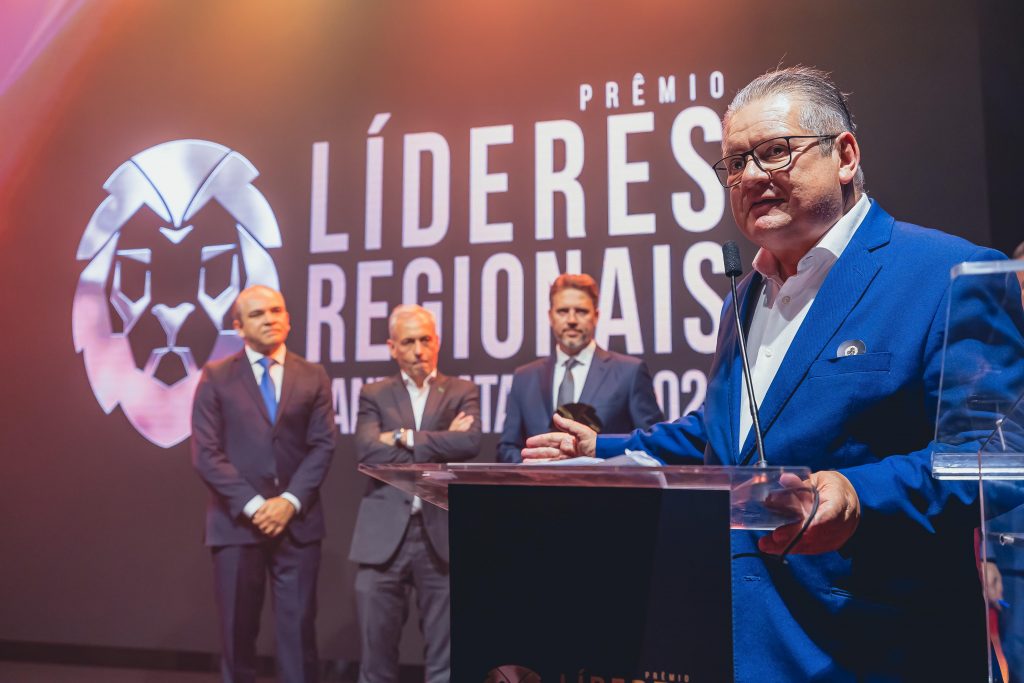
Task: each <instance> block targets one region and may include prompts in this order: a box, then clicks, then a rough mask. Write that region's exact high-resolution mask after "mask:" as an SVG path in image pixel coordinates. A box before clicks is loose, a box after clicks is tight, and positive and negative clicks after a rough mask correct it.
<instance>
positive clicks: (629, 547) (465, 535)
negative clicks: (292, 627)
mask: <svg viewBox="0 0 1024 683" xmlns="http://www.w3.org/2000/svg"><path fill="white" fill-rule="evenodd" d="M360 471H362V472H363V473H365V474H368V475H370V476H372V477H375V478H377V479H380V480H382V481H384V482H387V483H389V484H391V485H394V486H396V487H398V488H400V489H402V490H403V491H405V492H407V493H409V494H412V495H417V496H419V497H420V498H421V499H423V500H424V501H425V502H427V503H431V504H433V505H436V506H439V507H441V508H444V509H447V510H449V512H450V515H449V529H450V546H449V547H450V556H451V565H450V571H451V586H452V606H451V610H452V680H453V681H460V682H461V681H472V682H474V683H475V682H477V681H495V682H497V681H538V680H541V681H544V682H545V683H546V682H547V681H555V682H558V681H574V682H575V681H577V680H579V678H580V676H584V678H583V680H587V681H593V680H605V681H613V680H623V681H634V680H643V681H661V680H664V681H685V680H693V681H731V680H732V671H733V668H732V667H733V665H732V659H733V652H732V599H731V595H732V585H731V556H730V538H729V536H730V534H729V530H730V528H734V529H775V528H777V527H779V526H782V525H784V524H789V523H794V522H800V521H802V520H803V519H804V517H805V515H806V514H807V512H808V511H809V510H810V509H811V507H812V505H813V496H814V493H813V491H812V490H811V489H810V487H809V486H808V485H807V483H806V480H807V477H808V476H809V471H808V470H807V469H806V468H753V467H749V468H726V467H642V466H615V465H554V464H548V465H489V464H451V465H441V464H422V465H412V464H410V465H378V466H369V467H367V466H361V467H360Z"/></svg>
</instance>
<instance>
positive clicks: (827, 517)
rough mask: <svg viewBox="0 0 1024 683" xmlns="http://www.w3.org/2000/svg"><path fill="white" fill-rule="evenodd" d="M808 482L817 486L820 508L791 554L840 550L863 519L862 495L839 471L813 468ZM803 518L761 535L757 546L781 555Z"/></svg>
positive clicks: (800, 525)
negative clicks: (818, 470) (815, 469)
mask: <svg viewBox="0 0 1024 683" xmlns="http://www.w3.org/2000/svg"><path fill="white" fill-rule="evenodd" d="M807 483H808V484H810V485H811V486H813V487H815V488H816V489H818V511H817V514H815V515H814V520H813V521H811V524H810V526H808V527H807V531H805V532H804V535H803V538H801V539H800V541H799V542H798V543H797V544H796V545H795V546H794V547H793V549H792V550H790V551H789V552H790V554H797V555H814V554H817V553H827V552H830V551H833V550H839V549H840V548H842V547H843V545H845V544H846V542H847V541H848V540H850V537H851V536H853V532H854V531H856V530H857V524H858V523H859V522H860V498H859V497H858V496H857V492H856V491H855V490H854V488H853V484H851V483H850V480H849V479H847V478H846V477H844V476H843V475H842V474H840V473H839V472H833V471H831V470H823V471H821V472H814V473H812V474H811V476H810V477H809V478H808V479H807ZM803 525H804V522H803V521H800V522H794V523H793V524H787V525H785V526H781V527H779V528H778V529H776V530H775V531H773V532H772V533H770V534H768V535H767V536H764V537H762V538H761V539H760V540H759V541H758V542H757V546H758V548H760V549H761V552H764V553H771V554H773V555H780V554H782V552H783V551H784V550H785V549H786V547H787V546H788V545H789V543H790V541H792V540H793V538H794V537H795V536H796V535H797V534H798V533H799V532H800V528H801V527H802V526H803Z"/></svg>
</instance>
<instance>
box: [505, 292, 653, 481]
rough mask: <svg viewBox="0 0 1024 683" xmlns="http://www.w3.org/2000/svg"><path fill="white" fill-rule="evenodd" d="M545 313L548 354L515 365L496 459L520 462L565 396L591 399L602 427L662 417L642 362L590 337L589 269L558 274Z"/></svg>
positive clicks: (620, 429)
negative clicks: (553, 344) (551, 347)
mask: <svg viewBox="0 0 1024 683" xmlns="http://www.w3.org/2000/svg"><path fill="white" fill-rule="evenodd" d="M549 299H550V302H551V308H550V309H549V310H548V320H549V322H550V323H551V331H552V332H553V333H554V335H555V340H556V341H557V343H558V346H557V348H556V349H555V355H553V356H549V357H548V358H539V359H537V360H535V361H533V362H532V363H527V364H526V365H523V366H520V367H518V368H516V371H515V375H514V376H513V378H512V389H511V390H510V391H509V396H508V404H507V408H506V410H505V427H504V428H503V429H502V432H501V441H499V442H498V462H520V457H519V452H520V451H521V450H522V449H523V445H525V443H526V438H527V437H529V436H533V435H534V434H543V433H544V432H547V431H549V430H550V429H551V416H552V414H553V413H554V412H555V410H557V409H558V408H559V407H561V406H562V405H565V404H569V403H576V404H586V405H588V406H591V407H592V408H593V409H594V412H595V413H596V416H597V418H598V420H600V424H601V431H602V433H605V434H622V433H625V432H630V431H632V430H634V429H647V428H648V427H650V426H651V425H653V424H654V423H656V422H660V421H661V420H664V419H665V416H664V415H663V414H662V412H661V408H659V407H658V402H657V400H656V399H655V398H654V387H653V385H652V382H651V373H650V371H649V370H648V369H647V365H646V364H645V363H644V362H643V361H642V360H640V359H639V358H633V357H631V356H624V355H622V354H621V353H615V352H613V351H605V350H604V349H602V348H601V347H599V346H598V345H597V342H596V341H594V330H595V329H596V328H597V319H598V315H599V311H598V310H597V299H598V289H597V283H596V282H595V281H594V278H592V277H590V276H589V275H585V274H584V275H571V274H567V273H566V274H562V275H559V276H558V277H557V278H556V279H555V281H554V282H553V283H552V284H551V293H550V296H549Z"/></svg>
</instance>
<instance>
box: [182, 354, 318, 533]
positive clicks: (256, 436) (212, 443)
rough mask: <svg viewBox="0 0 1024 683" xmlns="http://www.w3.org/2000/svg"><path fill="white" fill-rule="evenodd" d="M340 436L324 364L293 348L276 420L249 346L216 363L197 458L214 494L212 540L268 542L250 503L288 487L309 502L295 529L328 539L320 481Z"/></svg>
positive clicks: (204, 386) (198, 405)
mask: <svg viewBox="0 0 1024 683" xmlns="http://www.w3.org/2000/svg"><path fill="white" fill-rule="evenodd" d="M336 434H337V428H336V427H335V425H334V411H333V409H332V407H331V391H330V383H329V381H328V379H327V373H326V372H325V371H324V369H323V367H322V366H320V365H316V364H314V363H310V362H308V361H306V360H305V359H304V358H302V357H301V356H297V355H295V354H294V353H291V352H289V353H288V355H287V356H286V357H285V361H284V383H283V385H282V386H281V400H280V402H279V404H278V407H277V419H276V420H275V421H274V422H273V423H271V422H270V417H269V415H268V413H267V408H266V405H265V404H264V403H263V398H262V396H261V395H260V390H259V386H258V385H257V384H256V377H255V376H254V375H253V371H252V368H251V367H250V366H249V359H248V358H247V357H246V355H245V351H244V350H242V351H240V352H239V353H237V354H235V355H233V356H229V357H227V358H225V359H223V360H220V361H215V362H213V363H208V364H207V365H206V367H204V368H203V375H202V378H201V379H200V380H199V385H198V386H197V388H196V396H195V401H194V403H193V406H192V463H193V465H194V466H195V468H196V470H197V471H198V472H199V475H200V476H201V477H202V478H203V481H204V482H205V483H206V485H207V486H208V487H209V489H210V492H211V496H210V503H209V506H208V507H207V510H206V535H205V537H206V544H207V545H211V546H218V545H242V544H247V543H258V542H261V541H263V540H266V537H265V536H263V535H262V534H261V533H260V532H259V530H257V529H256V527H255V526H253V524H252V522H250V521H249V520H248V519H246V518H245V515H243V514H242V508H244V507H245V504H246V503H248V502H249V501H250V500H252V498H253V497H254V496H256V494H260V495H262V496H263V497H264V498H272V497H274V496H279V495H281V493H283V492H285V491H288V492H289V493H291V494H292V495H294V496H295V497H296V498H298V499H299V504H300V505H301V506H302V508H301V510H300V511H299V513H298V514H297V515H296V516H295V517H294V518H292V521H291V522H289V523H288V528H287V533H289V534H290V535H291V536H292V537H293V538H294V539H295V540H296V541H299V542H300V543H308V542H310V541H315V540H319V539H320V538H322V537H323V535H324V513H323V509H322V507H321V506H320V484H322V483H323V480H324V477H325V476H326V475H327V468H328V466H329V465H330V462H331V458H332V457H333V455H334V444H335V440H336Z"/></svg>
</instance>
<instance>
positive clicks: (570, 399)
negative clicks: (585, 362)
mask: <svg viewBox="0 0 1024 683" xmlns="http://www.w3.org/2000/svg"><path fill="white" fill-rule="evenodd" d="M579 364H580V362H579V361H578V360H576V359H575V358H570V359H569V360H567V361H565V363H564V365H565V375H564V376H563V377H562V383H561V384H559V385H558V402H557V403H556V404H555V410H558V408H560V407H561V406H564V405H565V404H566V403H575V402H576V381H575V380H574V379H573V378H572V369H573V368H574V367H576V366H577V365H579Z"/></svg>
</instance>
